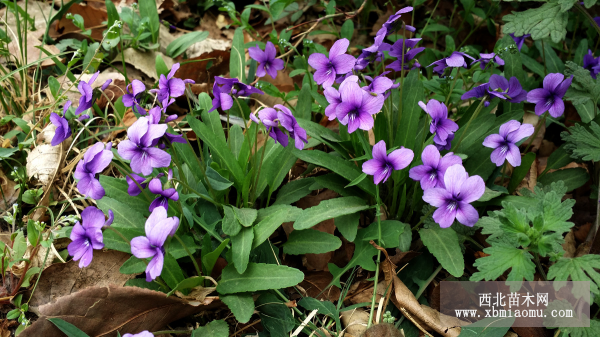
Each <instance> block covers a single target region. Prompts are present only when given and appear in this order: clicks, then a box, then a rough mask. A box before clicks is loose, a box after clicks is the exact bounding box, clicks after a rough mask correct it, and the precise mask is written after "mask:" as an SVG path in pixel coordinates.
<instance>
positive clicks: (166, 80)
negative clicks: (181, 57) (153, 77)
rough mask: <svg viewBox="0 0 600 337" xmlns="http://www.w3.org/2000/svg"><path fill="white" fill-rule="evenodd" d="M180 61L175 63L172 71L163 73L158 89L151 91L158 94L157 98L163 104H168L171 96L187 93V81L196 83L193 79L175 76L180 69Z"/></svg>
mask: <svg viewBox="0 0 600 337" xmlns="http://www.w3.org/2000/svg"><path fill="white" fill-rule="evenodd" d="M179 67H180V65H179V63H175V64H174V65H173V67H172V68H171V71H169V73H168V74H167V76H166V77H165V75H163V74H161V75H160V78H159V79H158V89H152V90H150V92H152V93H155V94H156V98H157V99H158V100H159V101H160V102H161V103H162V104H163V105H167V102H168V99H169V97H179V96H181V95H183V94H184V93H185V85H186V83H196V82H194V81H193V80H182V79H180V78H176V77H173V76H175V73H176V72H177V70H178V69H179Z"/></svg>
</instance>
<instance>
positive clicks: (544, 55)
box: [542, 40, 548, 76]
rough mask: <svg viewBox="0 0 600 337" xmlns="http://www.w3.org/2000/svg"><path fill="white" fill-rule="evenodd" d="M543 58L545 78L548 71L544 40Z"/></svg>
mask: <svg viewBox="0 0 600 337" xmlns="http://www.w3.org/2000/svg"><path fill="white" fill-rule="evenodd" d="M542 58H543V59H544V76H545V75H548V71H547V70H546V48H545V47H544V40H542Z"/></svg>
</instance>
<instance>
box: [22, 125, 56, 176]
mask: <svg viewBox="0 0 600 337" xmlns="http://www.w3.org/2000/svg"><path fill="white" fill-rule="evenodd" d="M55 130H56V126H54V124H51V123H50V124H48V125H47V126H46V127H45V128H44V130H43V131H42V133H43V134H44V136H43V139H44V142H46V144H41V145H38V146H36V147H35V148H34V149H33V150H31V153H29V156H27V164H26V166H25V167H26V169H27V176H28V177H29V179H37V180H38V182H39V183H40V184H41V185H43V186H46V185H48V184H49V183H50V182H51V181H52V179H53V178H54V176H55V173H56V170H58V168H59V167H60V163H61V161H62V160H63V158H62V157H63V153H64V152H65V144H61V145H60V146H52V145H50V142H49V141H48V140H49V139H50V140H51V139H52V137H53V136H54V131H55Z"/></svg>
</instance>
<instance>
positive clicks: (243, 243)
mask: <svg viewBox="0 0 600 337" xmlns="http://www.w3.org/2000/svg"><path fill="white" fill-rule="evenodd" d="M252 240H254V231H253V230H252V228H248V227H245V228H242V230H241V231H240V232H239V233H238V234H237V235H234V236H232V237H231V255H232V258H233V264H234V265H235V269H236V270H237V271H238V273H240V274H242V273H244V271H245V270H246V267H247V266H248V261H250V251H251V250H252Z"/></svg>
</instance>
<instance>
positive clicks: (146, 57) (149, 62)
mask: <svg viewBox="0 0 600 337" xmlns="http://www.w3.org/2000/svg"><path fill="white" fill-rule="evenodd" d="M158 55H160V56H161V57H162V58H163V60H164V61H165V65H166V66H167V68H169V69H171V67H172V66H173V64H174V63H175V61H173V59H172V58H170V57H168V56H166V55H164V54H163V53H161V52H159V51H149V52H145V53H144V52H141V51H139V50H137V49H134V48H127V49H125V51H124V52H123V53H122V54H121V55H119V56H117V57H115V59H114V60H113V61H112V63H116V64H119V65H120V64H121V62H122V60H121V58H124V60H125V63H127V64H130V65H132V66H134V67H135V69H138V70H139V71H141V72H142V73H144V74H145V75H146V76H148V77H151V78H153V79H154V80H155V81H158V75H157V74H156V56H158ZM99 83H100V85H102V83H103V82H99Z"/></svg>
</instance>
